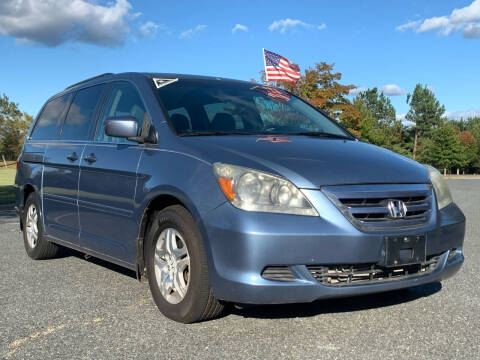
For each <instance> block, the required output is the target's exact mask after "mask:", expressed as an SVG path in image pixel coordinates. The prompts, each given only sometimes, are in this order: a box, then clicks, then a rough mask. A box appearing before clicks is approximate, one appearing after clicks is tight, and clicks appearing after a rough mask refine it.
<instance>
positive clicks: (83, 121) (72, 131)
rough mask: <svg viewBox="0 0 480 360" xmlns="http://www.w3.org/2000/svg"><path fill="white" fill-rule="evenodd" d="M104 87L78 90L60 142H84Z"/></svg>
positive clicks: (98, 86) (97, 86)
mask: <svg viewBox="0 0 480 360" xmlns="http://www.w3.org/2000/svg"><path fill="white" fill-rule="evenodd" d="M103 88H104V85H103V84H102V85H96V86H92V87H89V88H86V89H83V90H79V91H78V92H77V93H76V95H75V97H74V98H73V101H72V104H71V105H70V109H69V110H68V114H67V118H66V119H65V125H63V130H62V136H61V138H62V140H86V139H88V134H89V130H90V125H91V124H92V116H93V112H94V110H95V107H96V105H97V102H98V99H99V98H100V95H101V94H102V90H103Z"/></svg>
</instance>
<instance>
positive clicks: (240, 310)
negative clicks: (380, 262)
mask: <svg viewBox="0 0 480 360" xmlns="http://www.w3.org/2000/svg"><path fill="white" fill-rule="evenodd" d="M441 289H442V284H441V283H440V282H435V283H430V284H425V285H419V286H416V287H413V288H408V289H401V290H394V291H389V292H384V293H378V294H369V295H362V296H354V297H348V298H338V299H328V300H318V301H315V302H313V303H302V304H285V305H255V306H253V305H248V306H245V307H243V306H235V307H232V309H231V311H230V312H231V313H232V314H235V315H238V316H243V317H246V318H260V319H275V318H296V317H311V316H315V315H321V314H332V313H343V312H352V311H361V310H369V309H376V308H382V307H387V306H393V305H398V304H402V303H406V302H410V301H414V300H417V299H420V298H422V297H427V296H431V295H433V294H435V293H437V292H439V291H440V290H441Z"/></svg>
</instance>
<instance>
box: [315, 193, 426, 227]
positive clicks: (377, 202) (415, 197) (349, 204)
mask: <svg viewBox="0 0 480 360" xmlns="http://www.w3.org/2000/svg"><path fill="white" fill-rule="evenodd" d="M322 191H323V192H324V193H325V194H326V195H327V196H328V197H329V198H330V200H332V201H333V203H334V204H335V205H336V206H337V207H338V208H339V209H340V211H342V212H343V213H344V215H345V216H346V217H347V218H348V219H349V220H350V221H351V222H352V223H353V224H354V225H356V226H358V227H360V228H364V229H367V230H374V229H376V228H378V229H385V228H401V227H418V226H421V225H423V224H425V223H426V222H427V221H428V220H429V219H430V216H431V213H432V209H433V194H432V189H431V186H430V185H428V184H403V185H388V184H387V185H384V184H382V185H351V186H327V187H325V188H322ZM390 201H395V202H398V201H401V202H403V204H405V207H406V212H405V214H404V215H405V216H402V217H400V218H392V214H391V213H390V210H389V207H388V205H389V202H390Z"/></svg>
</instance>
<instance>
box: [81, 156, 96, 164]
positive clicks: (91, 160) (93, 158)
mask: <svg viewBox="0 0 480 360" xmlns="http://www.w3.org/2000/svg"><path fill="white" fill-rule="evenodd" d="M84 160H85V161H86V162H88V163H90V164H92V163H94V162H95V161H97V158H96V157H95V154H94V153H91V154H90V155H88V156H85V157H84Z"/></svg>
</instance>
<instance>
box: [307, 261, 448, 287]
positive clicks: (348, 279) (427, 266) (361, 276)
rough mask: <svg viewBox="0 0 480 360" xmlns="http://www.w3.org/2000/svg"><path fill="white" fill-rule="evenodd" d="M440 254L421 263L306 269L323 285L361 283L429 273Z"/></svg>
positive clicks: (314, 267) (320, 266)
mask: <svg viewBox="0 0 480 360" xmlns="http://www.w3.org/2000/svg"><path fill="white" fill-rule="evenodd" d="M440 256H441V255H438V256H430V257H429V258H427V261H425V262H423V263H421V264H413V265H405V266H397V267H388V268H387V267H383V266H379V265H377V264H356V265H307V269H308V271H310V274H312V276H313V277H314V278H315V279H316V280H317V281H318V282H321V283H322V284H324V285H328V286H348V285H362V284H372V283H377V282H383V281H395V280H402V279H406V278H408V277H414V276H422V275H427V274H430V273H432V272H433V271H435V269H436V268H437V266H438V262H439V261H440Z"/></svg>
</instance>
